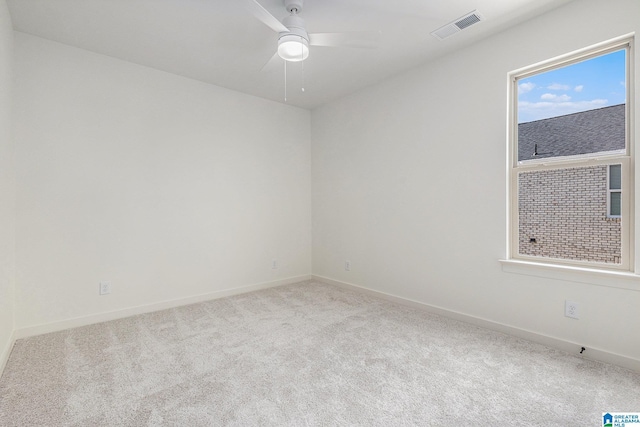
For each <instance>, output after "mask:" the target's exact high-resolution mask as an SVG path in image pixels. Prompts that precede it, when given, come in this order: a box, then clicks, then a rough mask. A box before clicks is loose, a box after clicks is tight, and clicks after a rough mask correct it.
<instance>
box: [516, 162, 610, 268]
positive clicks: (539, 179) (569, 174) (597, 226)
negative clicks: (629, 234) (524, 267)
mask: <svg viewBox="0 0 640 427" xmlns="http://www.w3.org/2000/svg"><path fill="white" fill-rule="evenodd" d="M518 209H519V218H518V220H519V252H520V254H522V255H532V256H541V257H549V258H560V259H566V260H580V261H592V262H603V263H620V252H621V229H620V219H619V218H608V217H607V166H606V165H601V166H589V167H576V168H567V169H553V170H544V171H532V172H521V173H519V174H518ZM532 238H534V239H536V242H535V243H533V242H531V241H530V239H532Z"/></svg>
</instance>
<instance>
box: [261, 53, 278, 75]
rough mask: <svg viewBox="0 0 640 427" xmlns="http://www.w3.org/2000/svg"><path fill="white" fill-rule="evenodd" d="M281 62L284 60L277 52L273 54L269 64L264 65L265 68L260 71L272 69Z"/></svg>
mask: <svg viewBox="0 0 640 427" xmlns="http://www.w3.org/2000/svg"><path fill="white" fill-rule="evenodd" d="M280 61H282V58H280V55H278V52H276V53H274V54H273V56H272V57H271V59H269V60H268V61H267V63H266V64H264V67H262V69H261V70H260V71H264V70H269V69H272V68H274V67H275V66H276V64H279V63H280Z"/></svg>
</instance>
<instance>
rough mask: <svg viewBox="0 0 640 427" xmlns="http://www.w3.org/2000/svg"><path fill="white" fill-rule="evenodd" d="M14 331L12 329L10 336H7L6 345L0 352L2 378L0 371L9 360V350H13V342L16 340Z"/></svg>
mask: <svg viewBox="0 0 640 427" xmlns="http://www.w3.org/2000/svg"><path fill="white" fill-rule="evenodd" d="M15 335H16V333H15V331H13V332H12V333H11V336H10V337H9V341H8V342H7V345H5V347H4V348H3V349H2V352H0V378H2V373H3V372H4V368H5V366H7V362H8V361H9V356H10V355H11V350H13V344H15V342H16V336H15Z"/></svg>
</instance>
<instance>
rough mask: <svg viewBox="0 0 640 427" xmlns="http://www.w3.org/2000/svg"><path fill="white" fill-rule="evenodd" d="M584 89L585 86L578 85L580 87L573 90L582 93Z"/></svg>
mask: <svg viewBox="0 0 640 427" xmlns="http://www.w3.org/2000/svg"><path fill="white" fill-rule="evenodd" d="M582 89H584V86H583V85H578V86H576V87H574V88H573V90H575V91H576V92H582Z"/></svg>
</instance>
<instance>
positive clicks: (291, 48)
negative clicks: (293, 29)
mask: <svg viewBox="0 0 640 427" xmlns="http://www.w3.org/2000/svg"><path fill="white" fill-rule="evenodd" d="M278 55H279V56H280V58H282V59H284V60H285V61H290V62H299V61H304V60H305V59H307V58H308V57H309V40H307V39H305V38H304V37H302V36H299V35H296V34H288V35H284V36H282V37H280V39H279V40H278Z"/></svg>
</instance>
